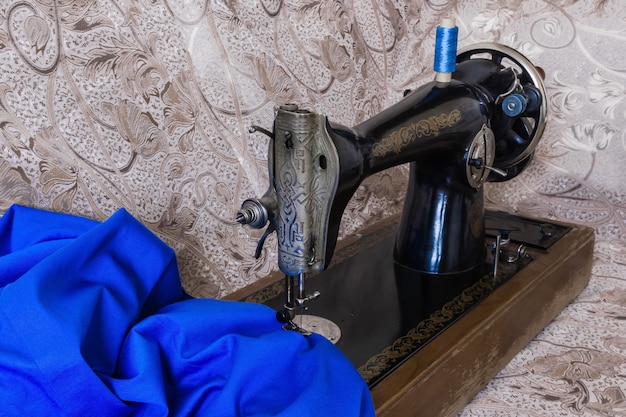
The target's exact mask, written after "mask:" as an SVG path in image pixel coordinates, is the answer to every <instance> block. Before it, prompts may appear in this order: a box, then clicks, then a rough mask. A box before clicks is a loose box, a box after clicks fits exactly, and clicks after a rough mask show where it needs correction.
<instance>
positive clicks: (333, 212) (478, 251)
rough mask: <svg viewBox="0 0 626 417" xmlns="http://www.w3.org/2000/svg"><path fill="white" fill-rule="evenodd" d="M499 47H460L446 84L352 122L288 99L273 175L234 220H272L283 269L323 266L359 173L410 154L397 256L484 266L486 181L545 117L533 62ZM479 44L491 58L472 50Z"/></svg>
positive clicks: (441, 269) (516, 156)
mask: <svg viewBox="0 0 626 417" xmlns="http://www.w3.org/2000/svg"><path fill="white" fill-rule="evenodd" d="M499 48H500V49H502V50H497V51H496V52H494V51H493V50H492V49H489V48H484V47H483V48H477V49H473V50H469V51H466V52H462V53H461V54H460V55H459V63H458V65H457V70H456V72H455V73H454V74H453V77H452V80H451V81H450V82H446V83H441V82H437V81H433V82H431V83H428V84H426V85H425V86H422V87H420V88H419V89H417V90H415V91H409V92H407V94H406V95H405V97H404V98H403V99H402V100H401V101H400V102H398V103H396V104H395V105H393V106H391V107H390V108H388V109H387V110H384V111H383V112H381V113H380V114H378V115H376V116H374V117H372V118H371V119H369V120H367V121H365V122H363V123H361V124H359V125H357V126H355V127H353V128H349V127H346V126H342V125H339V124H337V123H333V122H332V121H329V120H328V119H327V118H326V117H325V116H323V115H320V114H317V113H313V112H310V111H308V110H304V109H300V108H299V107H298V106H296V105H291V104H290V105H284V106H281V107H280V108H278V109H277V114H276V119H275V123H274V129H273V133H269V132H267V133H268V134H269V135H271V137H272V142H271V145H270V158H269V171H270V172H269V174H270V179H271V182H272V184H271V186H270V189H269V190H268V192H267V193H266V194H265V196H263V198H261V200H255V199H249V200H246V201H245V202H244V204H243V206H242V210H241V211H240V213H239V217H238V220H239V221H240V222H242V223H246V224H251V225H253V227H263V226H264V225H265V224H266V223H268V222H269V224H270V226H269V229H268V231H269V232H272V231H274V230H276V231H277V233H278V242H279V243H278V245H279V248H278V252H279V259H278V262H279V266H280V269H281V270H282V271H283V272H285V274H287V275H289V276H296V275H298V274H302V273H306V272H311V271H319V270H323V269H325V268H327V267H328V265H329V262H330V260H331V257H332V254H333V252H334V249H335V244H336V241H337V235H338V231H339V224H340V221H341V217H342V215H343V212H344V210H345V207H346V205H347V203H348V201H349V200H350V198H351V197H352V195H353V194H354V192H355V191H356V189H357V187H358V186H359V184H360V183H361V182H362V180H363V179H364V178H366V177H367V176H369V175H372V174H374V173H376V172H379V171H382V170H385V169H387V168H389V167H392V166H396V165H400V164H404V163H411V173H410V181H409V188H408V192H407V196H406V202H405V208H404V215H403V219H402V225H401V227H400V229H399V234H398V237H397V239H396V249H395V252H394V256H395V259H396V262H398V263H399V264H401V265H403V266H405V267H407V268H409V269H413V270H416V271H420V272H424V273H431V274H448V273H459V272H464V271H469V270H472V269H476V268H478V266H479V265H480V263H481V262H482V260H483V258H484V250H485V249H484V245H485V237H484V226H483V211H484V209H483V194H482V185H483V184H484V182H485V181H493V180H497V181H502V180H506V179H510V178H512V177H514V176H516V175H517V174H519V173H520V172H521V171H522V170H523V169H524V167H525V166H526V165H527V164H528V162H529V161H530V160H531V158H532V155H533V151H534V147H535V145H536V142H537V140H538V138H539V136H540V135H541V132H542V131H543V124H544V123H545V103H544V102H543V101H542V100H543V97H544V96H545V92H544V90H543V85H542V83H541V80H540V78H539V77H538V76H537V74H536V73H535V72H534V67H532V65H531V64H530V63H528V62H527V61H525V58H523V57H522V56H521V55H519V54H517V53H516V52H515V51H513V50H510V49H508V48H505V47H502V46H499ZM483 51H489V52H490V53H491V57H490V58H478V59H473V56H474V54H476V53H479V52H483ZM511 56H513V60H514V62H516V63H518V62H520V61H521V62H523V64H524V65H522V71H519V70H514V69H513V68H511V67H506V66H503V64H502V60H503V59H504V58H510V57H511ZM528 68H531V70H530V71H531V72H529V70H528ZM510 97H513V98H519V97H521V100H522V101H523V102H524V103H523V111H518V112H513V113H511V112H507V111H505V110H506V108H505V107H503V103H504V101H505V100H507V99H508V98H510ZM514 104H515V103H514ZM263 240H264V239H262V240H261V242H260V244H259V248H260V247H261V246H262V244H263ZM259 250H260V249H259Z"/></svg>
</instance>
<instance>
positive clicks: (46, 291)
mask: <svg viewBox="0 0 626 417" xmlns="http://www.w3.org/2000/svg"><path fill="white" fill-rule="evenodd" d="M0 285H1V287H0V407H1V408H2V410H3V415H16V416H17V415H20V416H25V415H28V416H39V415H46V416H92V415H93V416H196V415H197V416H209V415H210V416H282V415H284V416H287V415H290V416H291V415H294V414H297V415H299V416H308V415H310V416H318V415H341V416H370V415H371V416H373V415H374V412H373V406H372V404H371V398H370V395H369V390H368V389H367V386H366V384H365V382H364V381H363V379H362V378H361V377H360V375H359V374H358V372H357V371H356V369H354V367H353V366H352V365H351V364H350V363H349V361H348V360H347V359H346V358H345V356H343V354H342V353H341V352H340V351H339V350H337V349H336V348H335V346H333V345H332V344H331V343H330V342H328V341H327V340H325V339H324V338H322V337H321V336H317V335H313V336H311V337H304V336H302V335H300V334H297V333H294V332H287V331H284V330H282V328H281V326H280V325H279V323H277V322H276V320H275V317H274V312H273V311H272V310H271V309H270V308H268V307H266V306H263V305H257V304H250V303H243V302H229V301H220V300H209V299H202V300H200V299H198V300H194V299H189V297H187V296H186V295H185V293H184V291H183V289H182V287H181V284H180V276H179V274H178V268H177V264H176V257H175V254H174V251H173V250H172V249H171V248H169V247H168V246H167V245H166V244H165V243H163V242H162V241H161V240H160V239H158V238H157V237H156V236H155V235H154V234H152V232H150V231H149V230H148V229H147V228H146V227H145V226H143V225H142V224H141V223H140V222H138V221H137V220H135V219H134V218H133V217H132V216H131V215H130V214H129V213H128V212H126V211H125V210H123V209H121V210H119V211H117V212H116V213H115V214H113V215H112V216H111V217H110V218H109V219H108V220H106V221H105V222H102V223H100V222H96V221H93V220H88V219H84V218H81V217H76V216H71V215H66V214H57V213H50V212H46V211H42V210H36V209H29V208H25V207H21V206H12V207H11V208H10V209H9V211H8V212H7V213H6V214H5V215H4V216H3V217H2V218H0Z"/></svg>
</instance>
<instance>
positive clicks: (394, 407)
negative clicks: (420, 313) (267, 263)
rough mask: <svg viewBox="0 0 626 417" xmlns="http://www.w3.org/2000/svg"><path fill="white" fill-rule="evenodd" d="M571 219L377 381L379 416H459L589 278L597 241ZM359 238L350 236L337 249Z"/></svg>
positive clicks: (264, 283) (259, 286)
mask: <svg viewBox="0 0 626 417" xmlns="http://www.w3.org/2000/svg"><path fill="white" fill-rule="evenodd" d="M385 223H388V222H385ZM568 226H570V227H571V231H570V232H568V233H567V234H566V235H565V236H564V237H562V238H561V239H560V240H558V241H557V242H556V243H555V244H554V245H552V246H551V247H550V248H549V249H548V250H545V251H544V250H540V249H532V248H531V249H529V252H530V254H531V255H532V256H533V257H534V258H535V260H534V261H533V262H531V263H530V264H529V265H528V266H526V267H525V268H524V269H523V270H522V271H520V272H519V273H517V274H516V275H515V276H513V277H512V278H511V279H510V280H509V281H507V282H506V283H504V284H502V286H500V287H499V288H497V289H496V290H495V291H494V292H493V293H491V294H490V295H488V296H487V297H486V298H485V299H483V300H482V301H480V302H479V303H478V305H476V306H475V307H474V308H473V309H471V310H470V311H469V312H467V314H465V315H464V316H463V317H461V318H460V319H458V320H457V321H455V322H454V323H453V324H452V325H451V326H449V327H448V328H446V330H444V331H443V332H442V333H440V334H439V335H437V336H436V337H435V338H434V339H433V340H431V341H429V342H428V343H427V344H426V345H425V346H424V347H423V348H421V349H420V350H419V351H417V352H416V353H415V354H413V355H412V356H410V357H409V358H408V359H406V360H405V361H404V362H402V364H401V365H399V366H398V367H397V368H395V369H394V370H393V371H392V372H391V373H389V374H388V375H387V376H385V378H383V379H382V380H381V381H380V382H378V383H377V384H376V385H374V387H373V388H372V390H371V393H372V398H373V400H374V405H375V407H376V413H377V415H378V416H379V417H401V416H429V417H435V416H454V415H456V414H457V413H458V412H459V411H460V410H461V409H462V408H463V407H464V406H465V405H466V404H467V403H468V402H469V401H471V399H472V398H473V397H474V396H475V395H476V394H477V393H478V392H479V391H480V390H481V389H482V388H483V387H484V386H485V385H486V384H487V382H489V380H490V379H491V378H493V377H494V376H495V375H496V374H497V373H498V372H499V371H500V370H501V369H502V368H503V367H504V366H506V364H507V363H508V362H509V361H510V360H511V359H512V358H513V357H514V356H515V355H516V354H517V353H518V352H519V351H520V350H521V349H522V348H523V347H524V346H526V345H527V344H528V343H529V342H530V341H531V340H532V339H533V338H534V337H535V336H536V335H537V334H538V333H539V332H540V331H541V330H542V329H543V328H544V327H545V326H546V325H547V324H548V323H549V322H550V321H551V320H552V319H553V318H554V317H555V316H556V315H557V314H558V313H559V312H560V311H562V310H563V309H564V308H565V307H566V306H567V304H569V302H570V301H572V300H573V299H574V298H575V297H576V296H577V295H578V294H579V293H580V292H581V291H582V290H583V289H584V288H585V287H586V285H587V283H588V282H589V277H590V275H591V263H592V257H593V245H594V233H593V229H591V228H588V227H583V226H577V225H568ZM381 227H382V226H379V225H376V226H374V227H372V228H370V229H369V230H367V231H365V232H364V234H367V233H378V232H379V231H380V230H381ZM356 240H358V239H356ZM354 243H355V239H354V238H351V239H346V240H344V242H342V244H341V245H340V246H339V249H338V251H341V250H343V251H346V252H350V247H351V245H352V246H354ZM281 279H282V275H280V274H273V275H271V276H269V277H267V278H266V279H263V280H261V281H259V282H257V283H255V284H254V285H252V286H250V287H247V288H245V289H243V290H240V291H237V292H236V293H233V294H231V295H230V296H229V297H228V298H229V299H233V300H241V299H244V298H246V297H247V296H248V295H250V294H252V293H254V292H259V291H262V290H263V288H265V287H268V286H270V285H272V284H275V283H276V282H277V281H278V280H281Z"/></svg>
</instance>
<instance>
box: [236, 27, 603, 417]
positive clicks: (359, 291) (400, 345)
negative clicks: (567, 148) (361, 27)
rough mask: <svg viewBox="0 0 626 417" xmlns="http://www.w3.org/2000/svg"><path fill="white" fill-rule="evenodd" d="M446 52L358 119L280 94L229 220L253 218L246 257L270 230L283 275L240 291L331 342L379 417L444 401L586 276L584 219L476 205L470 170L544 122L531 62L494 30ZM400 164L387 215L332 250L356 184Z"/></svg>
mask: <svg viewBox="0 0 626 417" xmlns="http://www.w3.org/2000/svg"><path fill="white" fill-rule="evenodd" d="M448 27H449V25H448ZM453 53H454V57H456V59H453V61H455V62H453V64H454V65H453V67H452V68H450V67H449V68H448V69H450V70H448V71H439V72H437V75H436V78H435V80H434V81H432V82H430V83H428V84H426V85H424V86H422V87H420V88H419V89H416V90H414V91H407V92H406V94H405V96H404V98H403V99H402V100H401V101H399V102H398V103H396V104H395V105H393V106H391V107H390V108H388V109H386V110H384V111H383V112H381V113H380V114H378V115H376V116H374V117H372V118H371V119H369V120H366V121H365V122H363V123H361V124H358V125H357V126H354V127H346V126H343V125H340V124H337V123H334V122H333V121H332V120H331V118H330V117H327V116H325V115H322V114H317V113H315V112H313V111H310V110H307V109H305V108H301V107H299V106H298V105H296V104H285V105H282V106H280V107H279V108H278V109H277V110H276V116H275V121H274V126H273V131H271V132H270V131H268V130H265V129H263V128H260V127H255V128H254V129H255V130H260V131H262V132H263V133H265V134H267V135H268V136H270V138H271V141H270V147H269V154H268V166H269V178H270V187H269V189H268V191H267V192H266V193H265V195H263V196H262V197H261V198H258V199H256V198H251V199H247V200H245V201H244V202H243V204H242V207H241V209H240V210H239V212H238V214H237V221H239V222H240V223H242V224H246V225H248V226H251V227H253V228H263V227H266V226H267V230H266V232H265V234H264V236H263V237H262V238H261V240H260V242H259V244H258V247H257V254H256V255H257V257H258V256H259V254H260V251H261V248H262V246H263V243H264V241H265V238H266V237H267V236H268V235H269V234H271V233H273V232H276V233H277V241H278V265H279V268H280V270H281V271H282V273H284V274H285V278H284V282H281V281H273V283H270V285H267V287H265V288H261V289H258V288H256V289H255V290H256V292H249V293H248V294H245V297H247V298H246V299H248V300H251V301H258V302H264V303H266V304H268V305H271V306H273V307H275V308H276V310H277V318H278V320H280V321H281V322H282V323H284V327H285V329H288V330H294V331H299V332H301V333H303V334H305V335H307V334H310V332H312V331H315V332H318V333H321V334H323V335H325V336H326V337H327V338H328V339H329V340H331V341H333V342H334V343H336V344H337V346H338V347H339V348H340V349H342V350H343V351H344V353H346V355H347V356H348V357H349V358H350V359H351V360H352V361H353V363H354V364H355V366H356V367H358V368H359V371H361V373H362V375H363V377H364V378H365V379H366V381H367V382H368V383H369V384H370V387H371V389H372V395H373V398H374V401H375V403H376V406H377V410H378V414H379V415H414V414H413V413H415V411H411V410H415V408H414V407H419V409H420V410H421V411H422V412H424V413H425V414H420V415H429V416H431V415H440V414H441V415H445V414H451V413H455V412H456V411H458V409H459V408H460V407H461V406H462V405H464V404H465V403H466V402H467V401H469V399H471V397H472V396H473V395H474V394H475V393H476V392H477V391H478V390H479V389H480V388H481V387H482V386H483V385H484V384H485V383H486V382H487V381H488V380H489V378H491V377H492V376H493V375H494V374H495V373H496V372H497V371H498V370H499V369H500V368H502V367H503V366H504V364H506V361H508V360H509V359H510V358H511V357H512V355H514V354H515V353H516V352H517V351H519V350H520V349H521V348H522V347H523V346H524V345H525V344H526V343H528V342H529V341H530V340H531V339H532V338H533V337H534V335H535V334H536V333H537V332H538V331H539V330H541V328H543V327H544V326H545V325H546V324H547V322H548V321H549V320H551V319H552V318H553V317H554V316H555V315H556V314H557V313H558V312H559V311H560V310H561V309H562V308H563V307H564V306H565V305H566V304H567V303H568V302H569V301H570V300H571V299H572V298H573V297H574V296H575V295H577V294H578V292H580V291H581V290H582V288H584V286H585V285H586V282H587V280H588V277H589V269H590V259H591V248H592V247H593V233H592V232H591V231H590V230H588V229H585V228H580V227H578V226H573V225H563V224H557V223H550V222H547V221H544V220H537V219H529V218H523V217H518V216H513V215H511V214H508V213H502V212H492V211H486V210H485V207H484V197H483V187H484V184H485V183H486V182H491V181H506V180H509V179H511V178H514V177H515V176H517V175H518V174H520V173H521V172H522V171H523V170H524V169H525V168H526V167H527V166H528V164H529V163H530V162H531V160H532V158H533V154H534V151H535V147H536V145H537V143H538V141H539V139H540V138H541V135H542V133H543V131H544V127H545V123H546V109H547V98H546V92H545V89H544V85H543V81H542V80H543V74H542V71H541V70H540V69H539V68H537V67H535V66H534V65H533V64H532V63H531V62H530V61H528V59H526V58H525V57H524V56H523V55H521V54H520V53H518V52H517V51H515V50H513V49H511V48H508V47H505V46H502V45H498V44H478V45H473V46H471V47H469V48H465V49H463V50H461V51H459V52H458V54H457V53H456V50H454V51H453ZM405 163H410V178H409V186H408V191H407V194H406V199H405V203H404V210H403V212H402V216H401V217H400V218H391V219H388V220H387V221H385V222H383V224H382V225H381V226H377V227H374V228H373V229H371V230H370V231H369V232H367V231H366V232H364V233H362V234H361V236H362V237H353V238H352V239H347V240H349V241H350V242H348V243H347V244H345V245H344V246H343V247H342V249H339V250H337V253H336V254H335V249H336V243H337V237H338V233H339V225H340V221H341V217H342V215H343V213H344V209H345V207H346V205H347V204H348V202H349V200H350V198H351V197H352V195H353V194H354V192H355V191H356V189H357V187H358V186H359V184H360V183H361V182H362V181H363V180H364V179H365V178H366V177H368V176H370V175H372V174H374V173H377V172H380V171H382V170H385V169H387V168H390V167H393V166H396V165H400V164H405ZM334 254H335V256H336V257H339V259H336V260H335V262H333V264H332V265H331V258H332V257H333V255H334ZM305 287H309V288H313V289H314V291H313V292H310V293H309V292H307V291H306V288H305ZM238 295H244V294H241V293H240V294H238ZM245 297H241V298H245ZM498 297H499V298H498ZM429 407H430V408H429ZM428 410H430V411H428Z"/></svg>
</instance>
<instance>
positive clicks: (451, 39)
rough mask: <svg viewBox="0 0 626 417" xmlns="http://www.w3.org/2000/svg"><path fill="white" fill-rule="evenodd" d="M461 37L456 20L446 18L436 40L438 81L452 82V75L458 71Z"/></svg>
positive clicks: (438, 28) (438, 29)
mask: <svg viewBox="0 0 626 417" xmlns="http://www.w3.org/2000/svg"><path fill="white" fill-rule="evenodd" d="M458 36H459V28H458V27H456V24H455V21H454V18H446V19H443V20H442V21H441V25H440V26H437V37H436V38H435V65H434V69H435V72H436V73H437V74H436V77H435V78H436V80H437V81H439V82H450V80H451V79H452V73H453V72H454V71H455V69H456V45H457V40H458Z"/></svg>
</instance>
